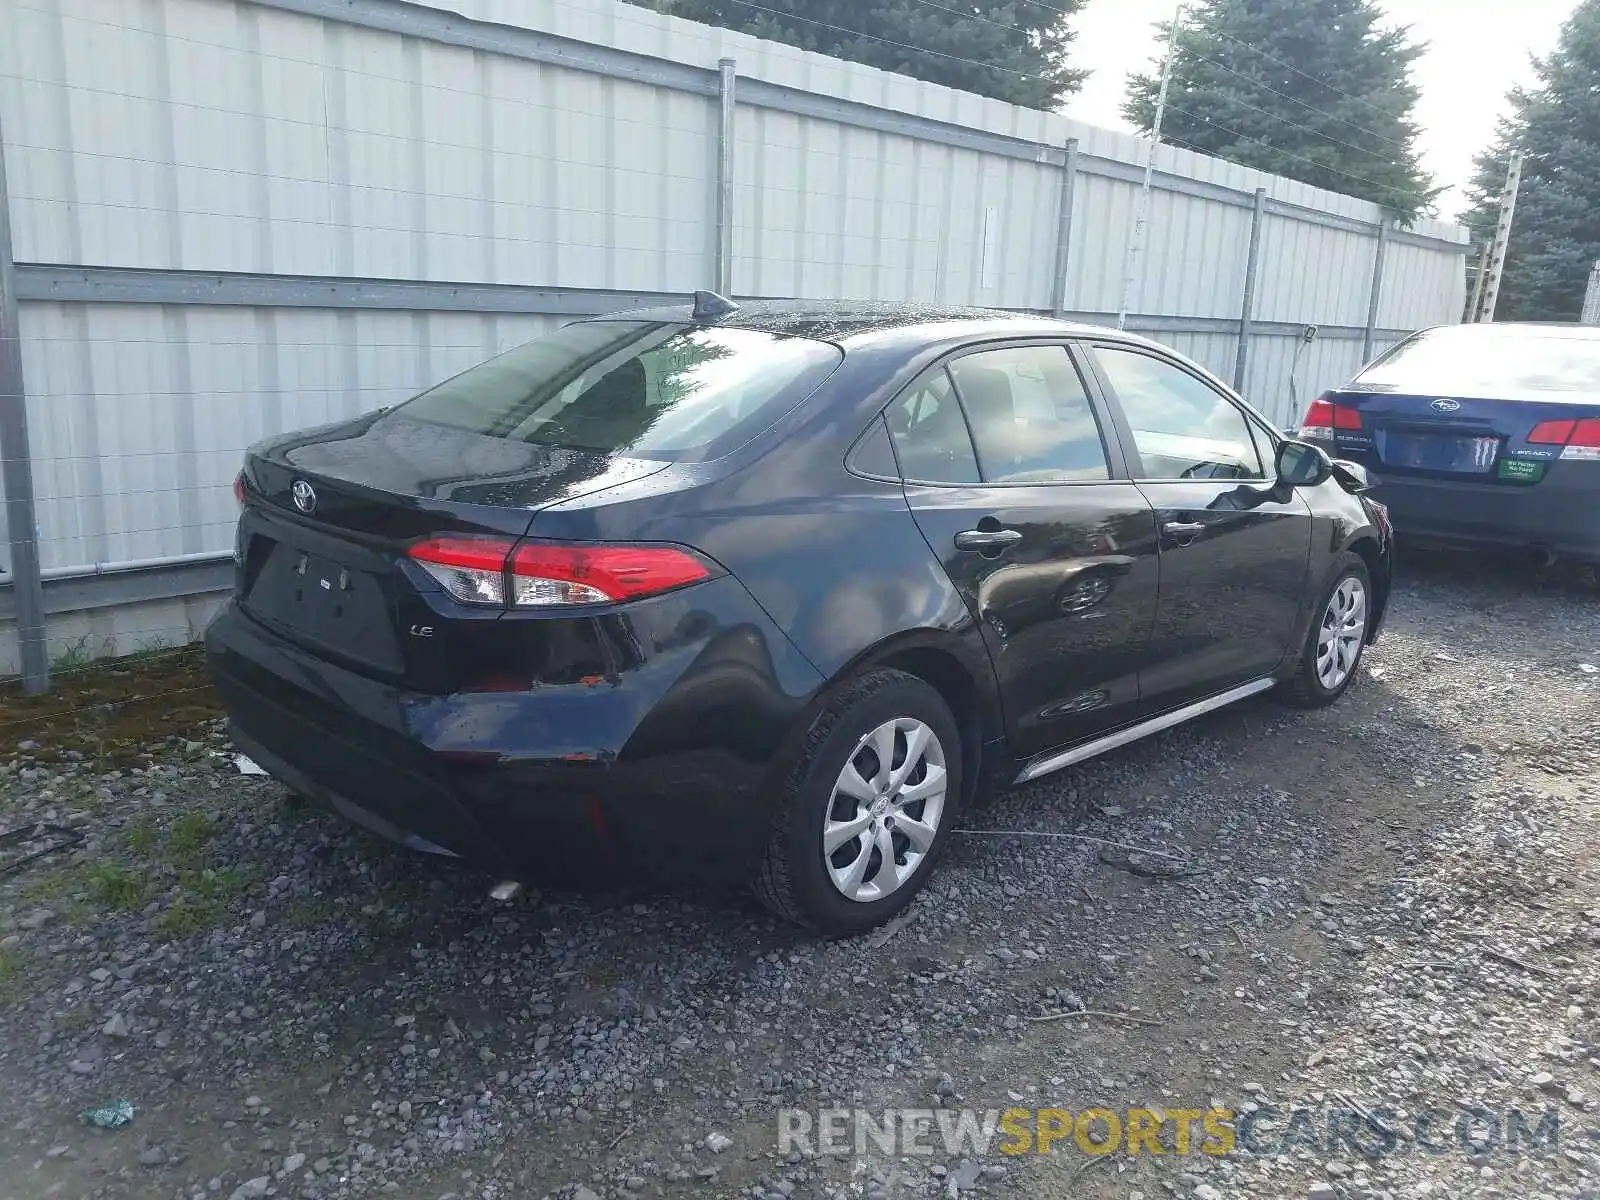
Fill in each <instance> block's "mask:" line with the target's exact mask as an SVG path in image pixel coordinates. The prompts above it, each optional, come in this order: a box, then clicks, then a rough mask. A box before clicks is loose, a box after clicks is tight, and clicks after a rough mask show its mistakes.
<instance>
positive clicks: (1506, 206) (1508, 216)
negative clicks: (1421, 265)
mask: <svg viewBox="0 0 1600 1200" xmlns="http://www.w3.org/2000/svg"><path fill="white" fill-rule="evenodd" d="M1521 187H1522V151H1520V150H1517V151H1513V152H1512V155H1511V164H1510V166H1508V167H1507V168H1506V190H1505V191H1504V192H1503V193H1502V194H1501V196H1500V220H1499V221H1498V222H1497V223H1496V225H1495V227H1494V240H1493V241H1492V242H1490V243H1489V255H1488V259H1487V261H1486V262H1485V263H1484V267H1483V270H1482V271H1480V272H1479V276H1478V287H1477V289H1476V292H1477V296H1476V300H1477V302H1476V303H1475V304H1474V305H1473V306H1472V316H1471V317H1470V320H1471V321H1472V322H1474V323H1481V322H1485V321H1493V320H1494V306H1495V304H1496V303H1497V302H1498V301H1499V299H1500V280H1501V278H1502V277H1503V276H1504V275H1505V270H1506V247H1507V246H1509V245H1510V244H1511V221H1512V218H1514V217H1515V216H1516V214H1517V192H1518V191H1520V190H1521Z"/></svg>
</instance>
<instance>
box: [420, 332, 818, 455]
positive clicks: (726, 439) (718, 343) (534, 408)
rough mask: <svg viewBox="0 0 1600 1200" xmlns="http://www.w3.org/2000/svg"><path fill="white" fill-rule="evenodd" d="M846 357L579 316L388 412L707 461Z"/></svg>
mask: <svg viewBox="0 0 1600 1200" xmlns="http://www.w3.org/2000/svg"><path fill="white" fill-rule="evenodd" d="M843 358H844V354H843V352H842V351H841V350H840V349H839V348H838V347H837V346H833V345H831V344H829V343H827V342H819V341H814V340H812V339H810V338H802V337H782V336H779V335H776V334H771V333H762V332H759V331H757V330H754V329H723V328H703V327H700V326H687V325H680V324H665V323H657V322H646V321H581V322H579V323H577V324H575V325H569V326H567V327H566V328H565V329H560V330H557V331H556V332H555V333H552V334H549V335H548V336H546V337H542V338H538V339H537V340H535V341H532V342H529V343H528V344H527V345H524V346H519V347H517V348H516V349H515V350H510V351H507V352H506V353H505V354H502V355H500V356H499V357H498V358H493V359H490V360H489V361H488V362H486V363H481V364H480V365H478V366H476V367H473V368H472V369H470V370H468V371H466V372H464V373H463V374H460V375H457V376H456V377H455V378H454V379H450V380H447V381H446V382H444V383H441V384H440V385H439V386H438V387H435V388H432V389H430V390H429V391H426V392H423V393H422V395H420V396H418V397H416V398H415V399H413V400H410V401H407V402H406V403H405V404H402V405H401V406H400V407H399V408H397V409H395V410H394V412H393V413H391V414H390V416H391V417H396V418H402V419H406V420H412V421H425V422H428V423H430V424H434V425H444V426H448V427H449V428H452V429H463V430H466V431H468V432H470V433H477V434H482V435H484V436H486V437H497V438H507V439H511V440H514V441H522V442H534V443H538V444H542V445H551V446H563V447H568V448H572V449H578V450H592V451H597V452H600V453H604V454H624V455H628V456H631V457H635V458H653V459H666V460H694V459H702V458H713V457H716V456H717V455H719V454H721V453H726V452H727V451H729V450H732V449H735V448H737V447H738V446H739V445H741V444H742V443H743V442H744V441H746V440H748V439H749V437H751V436H753V435H754V434H755V433H757V432H759V431H760V430H761V429H762V428H764V427H766V426H767V425H770V424H771V423H772V422H773V421H775V420H776V419H777V418H778V417H779V416H781V415H782V414H783V413H784V412H786V411H788V409H790V408H792V407H793V406H794V405H795V404H797V403H799V402H800V401H801V400H803V399H805V397H806V396H808V395H810V394H811V393H812V392H813V391H815V390H816V388H817V387H818V386H819V385H820V384H821V383H822V382H823V380H825V379H826V378H827V377H828V376H829V375H830V374H832V373H833V371H834V370H835V369H836V368H837V367H838V365H839V363H840V362H841V361H843Z"/></svg>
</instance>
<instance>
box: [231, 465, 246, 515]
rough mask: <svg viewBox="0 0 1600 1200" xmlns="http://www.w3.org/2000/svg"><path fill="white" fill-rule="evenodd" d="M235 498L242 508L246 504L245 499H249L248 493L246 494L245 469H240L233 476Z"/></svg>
mask: <svg viewBox="0 0 1600 1200" xmlns="http://www.w3.org/2000/svg"><path fill="white" fill-rule="evenodd" d="M233 498H234V500H235V501H236V502H237V503H238V505H239V507H240V508H243V507H244V506H245V501H246V500H247V499H249V497H248V495H247V494H246V492H245V490H244V472H243V471H240V472H239V473H238V474H237V475H235V476H234V477H233Z"/></svg>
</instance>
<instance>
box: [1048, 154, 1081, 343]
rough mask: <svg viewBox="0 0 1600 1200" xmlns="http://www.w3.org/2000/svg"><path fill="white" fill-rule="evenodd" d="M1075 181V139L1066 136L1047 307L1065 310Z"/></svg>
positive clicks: (1057, 312)
mask: <svg viewBox="0 0 1600 1200" xmlns="http://www.w3.org/2000/svg"><path fill="white" fill-rule="evenodd" d="M1077 181H1078V139H1077V138H1068V139H1067V161H1066V162H1065V163H1064V164H1063V166H1062V168H1061V201H1060V203H1061V211H1060V212H1059V213H1057V214H1056V267H1055V272H1056V273H1055V275H1054V276H1053V277H1052V284H1053V286H1052V287H1051V290H1050V311H1051V313H1052V314H1054V315H1055V316H1057V317H1061V316H1064V315H1065V314H1066V311H1067V268H1068V267H1069V266H1071V265H1072V197H1073V192H1074V190H1075V188H1076V187H1077Z"/></svg>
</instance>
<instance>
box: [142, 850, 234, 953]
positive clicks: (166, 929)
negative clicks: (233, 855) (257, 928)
mask: <svg viewBox="0 0 1600 1200" xmlns="http://www.w3.org/2000/svg"><path fill="white" fill-rule="evenodd" d="M253 882H255V872H254V871H252V870H250V869H249V868H248V867H218V868H216V869H210V868H207V869H206V870H193V869H191V870H185V871H180V872H179V873H178V894H177V895H176V896H175V897H174V898H173V900H172V903H170V904H169V905H167V909H166V911H165V912H163V913H162V914H161V915H160V916H159V917H157V918H156V924H155V928H156V932H157V933H159V934H161V935H162V936H163V937H166V938H169V939H177V938H186V937H193V936H195V935H196V934H200V933H207V932H209V931H211V930H212V929H215V928H216V927H217V926H218V925H222V924H225V923H226V922H227V921H228V919H229V917H230V916H231V914H232V912H233V908H234V905H235V904H236V903H237V901H238V900H239V899H240V898H241V897H242V896H243V895H244V894H245V892H247V891H248V890H249V888H250V885H251V884H252V883H253Z"/></svg>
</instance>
